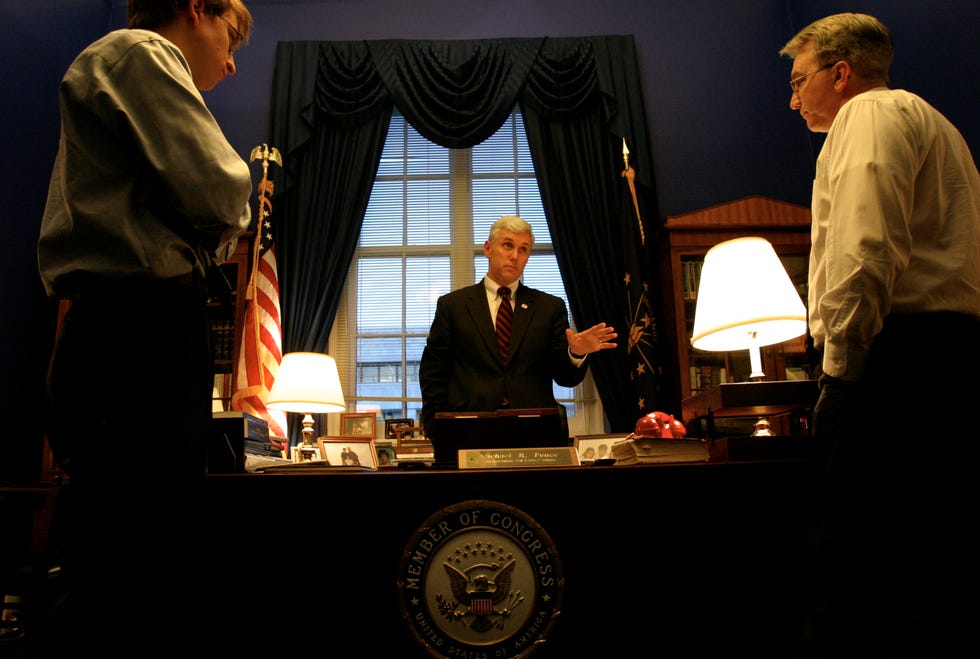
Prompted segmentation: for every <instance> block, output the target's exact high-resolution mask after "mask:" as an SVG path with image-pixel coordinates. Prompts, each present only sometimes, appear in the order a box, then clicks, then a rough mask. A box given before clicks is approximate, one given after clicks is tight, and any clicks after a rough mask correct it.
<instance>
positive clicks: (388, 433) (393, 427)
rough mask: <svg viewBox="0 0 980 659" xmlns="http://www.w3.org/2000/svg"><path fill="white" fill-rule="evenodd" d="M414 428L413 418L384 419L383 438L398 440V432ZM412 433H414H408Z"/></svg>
mask: <svg viewBox="0 0 980 659" xmlns="http://www.w3.org/2000/svg"><path fill="white" fill-rule="evenodd" d="M414 428H415V421H414V420H413V419H385V439H387V440H394V441H398V439H399V435H398V432H399V431H402V432H403V433H404V431H405V430H408V429H413V430H414ZM409 434H414V433H409Z"/></svg>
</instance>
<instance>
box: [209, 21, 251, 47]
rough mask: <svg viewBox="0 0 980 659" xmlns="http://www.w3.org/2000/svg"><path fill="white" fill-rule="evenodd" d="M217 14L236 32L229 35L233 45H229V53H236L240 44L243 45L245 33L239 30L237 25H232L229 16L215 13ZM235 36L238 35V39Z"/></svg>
mask: <svg viewBox="0 0 980 659" xmlns="http://www.w3.org/2000/svg"><path fill="white" fill-rule="evenodd" d="M215 15H216V16H217V17H218V18H220V19H221V20H223V21H224V22H225V25H227V26H228V29H229V30H231V31H232V32H234V33H235V34H234V36H232V35H231V34H230V33H229V35H228V36H229V37H230V40H231V45H230V46H229V47H228V54H229V55H234V54H235V51H236V50H238V48H239V46H241V45H242V42H243V41H245V35H244V34H242V31H241V30H239V29H238V28H237V27H235V26H234V25H232V24H231V22H230V21H229V20H228V19H227V18H225V17H224V16H222V15H221V14H215ZM235 37H237V39H236V38H235Z"/></svg>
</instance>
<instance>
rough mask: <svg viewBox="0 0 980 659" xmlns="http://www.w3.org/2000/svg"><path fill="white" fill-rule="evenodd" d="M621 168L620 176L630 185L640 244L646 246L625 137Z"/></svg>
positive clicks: (634, 176)
mask: <svg viewBox="0 0 980 659" xmlns="http://www.w3.org/2000/svg"><path fill="white" fill-rule="evenodd" d="M623 166H624V167H626V169H624V170H623V172H622V174H620V176H623V177H624V178H626V182H627V183H629V185H630V195H631V196H632V197H633V210H635V211H636V225H637V227H639V230H640V244H641V245H646V242H647V237H646V234H645V233H644V231H643V219H642V218H641V217H640V204H639V202H638V201H637V199H636V183H635V182H634V180H635V179H636V172H634V171H633V168H632V167H630V150H629V149H628V148H626V137H623Z"/></svg>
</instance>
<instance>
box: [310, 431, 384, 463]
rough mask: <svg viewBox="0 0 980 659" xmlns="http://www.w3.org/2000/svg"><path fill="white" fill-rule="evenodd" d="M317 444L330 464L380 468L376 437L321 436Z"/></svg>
mask: <svg viewBox="0 0 980 659" xmlns="http://www.w3.org/2000/svg"><path fill="white" fill-rule="evenodd" d="M317 445H318V446H319V447H320V459H322V460H327V461H328V462H329V463H330V466H345V467H365V468H368V469H377V468H378V452H377V449H376V448H375V446H374V437H319V438H317Z"/></svg>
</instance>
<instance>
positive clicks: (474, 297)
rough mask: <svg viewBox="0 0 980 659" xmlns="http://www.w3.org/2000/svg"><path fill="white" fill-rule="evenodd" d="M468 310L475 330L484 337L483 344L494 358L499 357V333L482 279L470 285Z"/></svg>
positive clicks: (467, 298)
mask: <svg viewBox="0 0 980 659" xmlns="http://www.w3.org/2000/svg"><path fill="white" fill-rule="evenodd" d="M466 312H467V314H469V317H470V320H472V321H473V331H474V332H476V333H477V334H478V335H479V336H480V337H482V338H483V344H484V346H485V347H486V349H487V350H488V351H489V353H490V354H491V356H492V357H493V358H494V359H499V354H498V352H497V335H496V332H495V331H494V327H493V316H491V315H490V306H489V305H488V304H487V289H486V287H485V286H484V284H483V281H482V280H481V281H480V283H478V284H475V285H473V286H471V287H470V289H469V294H468V295H467V296H466Z"/></svg>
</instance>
